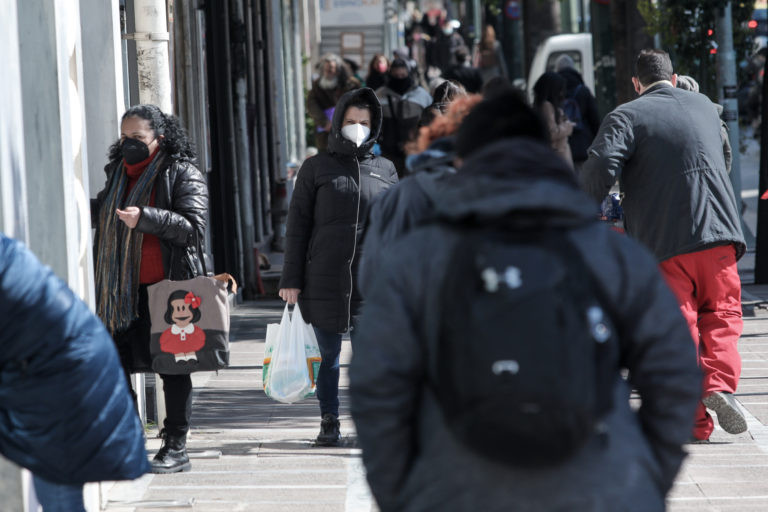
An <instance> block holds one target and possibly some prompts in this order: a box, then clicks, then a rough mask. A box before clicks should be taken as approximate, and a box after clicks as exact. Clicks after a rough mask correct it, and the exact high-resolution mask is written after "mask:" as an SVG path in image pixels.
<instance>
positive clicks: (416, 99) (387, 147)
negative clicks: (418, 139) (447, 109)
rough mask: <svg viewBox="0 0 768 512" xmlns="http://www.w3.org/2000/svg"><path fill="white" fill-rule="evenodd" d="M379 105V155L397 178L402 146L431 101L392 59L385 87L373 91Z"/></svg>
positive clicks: (401, 62)
mask: <svg viewBox="0 0 768 512" xmlns="http://www.w3.org/2000/svg"><path fill="white" fill-rule="evenodd" d="M376 96H377V97H378V98H379V102H381V108H382V114H383V120H382V127H381V137H380V139H379V143H380V144H381V154H382V156H384V157H385V158H387V159H388V160H391V161H392V163H394V164H395V168H396V169H397V173H398V176H400V177H403V176H404V173H405V147H404V146H405V143H406V142H408V141H409V140H411V138H412V137H413V135H414V134H415V133H416V127H417V125H418V123H419V119H420V118H421V113H422V111H423V110H424V109H425V108H427V107H428V106H429V105H430V104H431V103H432V97H431V96H430V95H429V93H428V92H427V91H426V90H425V89H424V88H423V87H421V86H419V85H418V84H417V83H416V82H415V81H414V79H413V77H412V76H411V75H410V72H409V70H408V64H407V63H406V62H405V61H404V60H402V59H395V60H393V61H392V64H391V65H390V67H389V75H388V76H387V85H385V86H384V87H380V88H379V89H378V90H376Z"/></svg>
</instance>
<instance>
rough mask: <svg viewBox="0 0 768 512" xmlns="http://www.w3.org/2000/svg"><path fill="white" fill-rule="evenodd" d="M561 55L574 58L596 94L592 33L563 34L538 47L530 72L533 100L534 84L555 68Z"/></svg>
mask: <svg viewBox="0 0 768 512" xmlns="http://www.w3.org/2000/svg"><path fill="white" fill-rule="evenodd" d="M561 55H568V56H569V57H570V58H572V59H573V63H574V65H575V68H576V71H578V72H579V73H581V76H582V78H583V79H584V84H585V85H586V86H587V87H588V88H589V90H590V91H591V92H592V94H595V65H594V59H593V57H592V34H561V35H557V36H552V37H549V38H547V39H546V40H545V41H544V42H543V43H541V44H540V45H539V47H538V48H537V49H536V55H535V56H534V57H533V63H532V64H531V72H530V73H528V83H527V89H528V97H529V98H530V99H531V102H533V86H534V85H535V84H536V80H538V79H539V77H540V76H541V75H543V74H544V73H545V72H547V71H554V70H555V62H557V59H558V57H560V56H561Z"/></svg>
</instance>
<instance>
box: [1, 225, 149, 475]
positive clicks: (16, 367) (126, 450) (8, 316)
mask: <svg viewBox="0 0 768 512" xmlns="http://www.w3.org/2000/svg"><path fill="white" fill-rule="evenodd" d="M0 346H2V351H0V453H2V454H3V455H4V456H5V457H7V458H9V459H10V460H12V461H14V462H16V463H17V464H19V465H21V466H23V467H25V468H28V469H30V470H31V471H32V472H33V473H35V474H36V475H39V476H41V477H43V478H45V479H47V480H50V481H53V482H58V483H65V484H80V483H84V482H92V481H100V480H126V479H134V478H137V477H139V476H141V475H142V474H144V473H146V472H147V471H148V470H149V462H148V460H147V454H146V451H145V449H144V436H143V432H142V427H141V423H140V422H139V419H138V416H137V415H136V412H135V409H134V405H133V401H132V400H131V396H130V394H129V393H128V386H127V383H126V381H125V375H124V373H123V371H122V368H121V367H120V361H119V359H118V356H117V351H116V350H115V347H114V344H113V342H112V340H111V338H110V337H109V334H107V331H106V330H105V328H104V326H103V325H102V323H101V322H100V321H99V319H98V318H96V316H94V315H93V313H91V311H90V310H89V309H88V307H87V306H86V305H85V304H84V303H83V302H82V301H81V300H79V299H78V298H77V297H76V296H75V294H74V293H73V292H72V291H71V290H70V289H69V288H68V287H67V285H66V284H65V283H64V282H63V281H61V280H60V279H59V278H57V277H56V276H55V275H54V274H53V272H52V271H51V270H50V269H49V268H48V267H45V266H44V265H42V264H41V263H40V262H39V261H38V260H37V258H35V256H34V255H33V254H32V253H31V252H30V251H29V250H28V249H27V248H26V247H24V245H23V244H21V243H20V242H17V241H15V240H12V239H10V238H7V237H5V236H4V235H2V234H0Z"/></svg>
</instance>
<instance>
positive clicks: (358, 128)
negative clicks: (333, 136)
mask: <svg viewBox="0 0 768 512" xmlns="http://www.w3.org/2000/svg"><path fill="white" fill-rule="evenodd" d="M370 134H371V129H370V128H368V127H367V126H363V125H361V124H348V125H346V126H345V127H343V128H342V129H341V135H342V136H343V137H344V138H345V139H347V140H351V141H352V142H354V143H355V145H356V146H357V147H360V144H362V143H363V142H365V141H366V140H368V136H369V135H370Z"/></svg>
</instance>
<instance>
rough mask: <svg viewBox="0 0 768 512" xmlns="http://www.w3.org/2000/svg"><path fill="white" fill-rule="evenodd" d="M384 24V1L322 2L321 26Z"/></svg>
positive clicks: (331, 0) (347, 0)
mask: <svg viewBox="0 0 768 512" xmlns="http://www.w3.org/2000/svg"><path fill="white" fill-rule="evenodd" d="M382 23H384V0H320V24H321V25H322V26H324V27H349V26H361V25H380V24H382Z"/></svg>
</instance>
